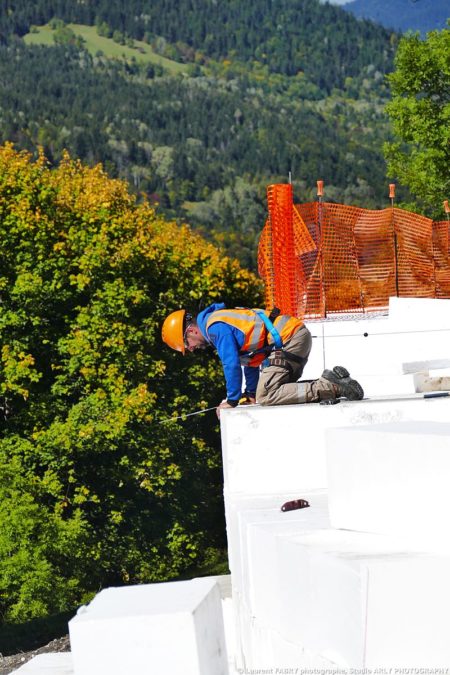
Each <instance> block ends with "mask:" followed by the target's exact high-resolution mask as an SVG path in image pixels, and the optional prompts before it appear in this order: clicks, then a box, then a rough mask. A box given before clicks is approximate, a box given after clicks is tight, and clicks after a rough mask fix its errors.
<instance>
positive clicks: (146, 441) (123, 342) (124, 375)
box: [0, 144, 261, 622]
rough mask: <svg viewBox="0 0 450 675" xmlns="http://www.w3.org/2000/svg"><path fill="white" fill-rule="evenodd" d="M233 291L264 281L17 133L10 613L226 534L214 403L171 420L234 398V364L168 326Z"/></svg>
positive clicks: (161, 563) (7, 242)
mask: <svg viewBox="0 0 450 675" xmlns="http://www.w3.org/2000/svg"><path fill="white" fill-rule="evenodd" d="M217 299H222V300H224V301H226V302H229V303H230V304H244V303H248V304H250V305H256V304H258V303H259V302H261V287H260V282H259V281H258V280H257V279H256V278H255V277H254V276H253V275H252V274H250V273H249V272H247V271H245V270H243V269H242V268H240V266H239V265H238V263H237V262H236V261H233V260H231V259H229V258H226V257H224V256H222V255H221V253H220V251H219V250H218V249H216V248H214V247H213V246H212V245H210V244H208V243H206V242H205V241H204V240H202V239H201V238H200V237H199V236H197V235H195V234H194V233H192V232H191V231H190V229H189V228H188V227H187V226H184V227H179V226H177V225H175V224H174V223H170V222H166V221H164V220H163V219H162V218H161V217H159V216H158V215H157V213H156V212H155V210H154V209H153V208H151V207H150V206H149V205H148V204H145V203H144V204H137V203H136V201H135V197H133V196H131V195H130V193H129V192H128V189H127V186H126V185H125V184H124V183H123V182H120V181H117V180H112V179H110V178H109V177H108V176H107V175H105V173H104V172H103V170H102V168H101V167H100V166H98V167H95V168H88V167H86V166H84V165H82V164H81V163H79V162H77V161H72V160H71V159H70V157H68V156H66V157H65V158H64V160H63V162H62V163H61V165H60V166H59V167H58V168H57V169H51V168H50V167H49V166H48V165H47V162H46V159H45V157H44V156H43V155H41V156H40V157H39V158H38V159H37V160H36V161H33V159H32V158H31V156H30V155H28V154H27V153H24V152H17V151H16V150H15V149H14V148H13V146H11V145H9V144H8V145H5V146H3V147H1V148H0V350H1V351H0V355H1V362H0V424H1V430H0V521H1V522H2V527H1V529H0V622H1V621H3V622H7V621H22V620H26V619H29V618H32V617H36V616H45V615H47V614H49V613H52V612H57V611H62V610H65V609H70V608H73V607H74V606H76V605H77V604H78V603H80V602H82V601H84V600H86V599H87V598H88V597H90V596H91V595H92V594H93V593H94V592H96V591H97V590H98V589H99V588H100V587H102V586H105V585H111V584H122V583H140V582H151V581H160V580H164V579H168V578H176V577H177V576H179V575H180V574H182V573H186V572H187V571H188V570H189V568H192V567H195V566H199V565H202V564H205V562H207V560H208V557H209V558H211V557H212V556H213V555H214V552H215V551H216V550H218V549H220V547H221V546H222V547H223V546H224V532H223V518H222V502H221V463H220V449H219V440H218V434H217V425H216V424H215V421H213V419H214V420H215V417H214V415H213V413H206V414H205V415H203V416H202V415H200V416H195V417H189V418H185V419H182V420H174V421H171V422H167V419H168V418H170V417H177V416H179V415H184V414H186V413H188V412H191V411H193V410H198V409H201V408H206V407H208V405H211V403H212V404H214V403H215V402H217V401H218V400H220V397H221V394H222V392H221V391H220V389H221V386H222V377H221V371H220V363H219V362H218V361H215V360H214V359H210V358H205V356H204V355H199V356H198V355H196V356H195V358H192V356H191V355H188V356H187V357H186V358H185V359H180V358H177V355H176V354H173V353H172V352H171V351H170V350H169V349H167V348H166V347H165V346H164V345H163V344H162V342H161V338H160V326H161V323H162V320H163V318H164V317H165V316H166V314H167V313H168V312H170V311H172V310H174V309H177V308H179V307H180V306H187V307H191V308H192V309H194V310H195V309H196V308H198V307H199V305H200V304H201V303H209V302H210V301H213V300H217ZM208 415H210V417H209V418H208Z"/></svg>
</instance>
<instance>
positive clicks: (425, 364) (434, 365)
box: [402, 358, 450, 375]
mask: <svg viewBox="0 0 450 675" xmlns="http://www.w3.org/2000/svg"><path fill="white" fill-rule="evenodd" d="M402 368H403V372H404V373H418V372H421V371H427V372H428V371H430V370H432V371H433V373H432V374H433V375H434V374H435V373H434V371H435V370H439V371H444V372H442V373H441V372H440V373H439V374H442V375H448V374H450V359H446V358H442V359H432V360H431V361H412V362H409V363H403V364H402Z"/></svg>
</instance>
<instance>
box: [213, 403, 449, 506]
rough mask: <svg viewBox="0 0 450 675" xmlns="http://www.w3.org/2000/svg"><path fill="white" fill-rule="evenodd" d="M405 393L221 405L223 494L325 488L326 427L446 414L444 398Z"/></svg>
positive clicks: (425, 418)
mask: <svg viewBox="0 0 450 675" xmlns="http://www.w3.org/2000/svg"><path fill="white" fill-rule="evenodd" d="M408 396H411V397H413V398H411V399H406V400H403V399H400V400H396V399H395V398H394V399H388V400H376V401H375V400H370V399H369V400H363V401H342V402H341V403H339V404H338V405H326V406H322V405H319V404H317V403H314V404H306V405H285V406H265V407H264V406H256V405H255V406H242V408H240V409H239V407H238V408H235V409H233V410H223V411H222V415H221V431H222V452H223V466H224V479H225V489H226V499H227V498H228V499H229V498H230V497H231V496H233V495H236V496H237V495H239V494H240V495H243V496H244V495H246V496H252V495H264V494H268V495H270V494H284V493H292V494H297V493H299V492H300V493H301V492H303V491H310V490H315V489H322V488H325V487H326V486H327V474H326V452H325V437H326V430H327V429H329V428H331V427H333V428H334V427H342V426H359V425H368V424H379V423H387V422H397V421H402V420H414V419H415V420H436V421H439V420H443V419H446V416H447V415H448V410H449V407H448V405H449V402H448V399H446V398H443V399H427V400H424V399H423V397H422V396H420V395H418V396H414V395H412V394H411V395H408Z"/></svg>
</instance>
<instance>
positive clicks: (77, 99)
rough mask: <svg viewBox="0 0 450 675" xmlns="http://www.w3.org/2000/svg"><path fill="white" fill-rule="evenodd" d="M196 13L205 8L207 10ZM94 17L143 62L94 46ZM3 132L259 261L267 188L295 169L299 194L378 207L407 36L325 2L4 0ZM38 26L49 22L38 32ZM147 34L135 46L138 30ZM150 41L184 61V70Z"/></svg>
mask: <svg viewBox="0 0 450 675" xmlns="http://www.w3.org/2000/svg"><path fill="white" fill-rule="evenodd" d="M200 10H201V11H200ZM55 17H59V18H60V19H61V20H64V21H77V22H82V23H84V24H96V26H97V32H98V33H99V34H100V35H102V36H103V37H108V39H109V40H110V42H111V43H114V44H116V46H117V45H119V44H123V46H124V49H125V47H127V49H128V50H129V49H130V48H132V49H133V50H134V58H131V59H130V58H129V56H127V57H126V58H119V59H114V60H112V59H110V58H108V57H107V55H106V54H105V53H104V52H101V51H99V50H98V49H93V48H88V47H87V46H86V42H83V38H82V37H81V35H79V34H78V33H77V31H81V30H82V26H81V27H80V26H78V28H77V26H76V25H73V24H71V26H70V27H69V26H65V25H64V24H62V26H61V25H59V26H57V25H55V24H54V45H52V46H39V44H24V43H23V41H22V39H20V38H19V37H18V36H21V35H23V36H25V35H26V34H27V33H28V32H29V31H30V30H31V31H33V32H31V34H28V37H27V40H28V39H29V38H33V42H36V41H37V42H39V38H40V34H39V32H36V31H39V29H36V28H33V26H36V25H39V26H40V25H43V24H44V23H45V22H47V21H49V20H51V19H53V21H54V19H55ZM0 31H1V33H2V35H3V45H1V46H0V84H1V89H0V140H1V141H6V140H10V141H13V142H14V143H16V145H17V146H18V147H21V148H26V149H29V150H31V151H32V152H35V153H36V151H37V147H38V145H42V146H43V147H44V150H45V152H46V154H47V156H48V157H49V159H50V160H51V162H52V163H55V164H57V163H58V162H59V160H60V158H61V155H62V151H63V149H64V148H67V149H68V150H69V151H70V152H71V154H72V155H73V156H77V157H80V158H81V159H82V160H84V161H87V162H89V163H90V164H95V163H97V162H102V163H103V164H104V166H105V168H106V169H107V171H108V172H109V173H110V175H112V176H119V177H121V178H125V179H126V180H128V181H129V182H130V184H131V185H132V186H133V187H134V189H135V190H136V192H137V193H145V194H146V195H148V196H149V197H150V199H151V200H152V201H154V202H158V204H159V205H160V206H159V208H160V209H161V210H163V211H164V212H165V213H167V214H169V215H170V216H172V217H176V218H179V219H184V220H188V221H189V222H190V223H192V224H193V225H195V226H197V227H199V228H200V229H201V231H202V232H203V233H204V234H206V235H208V236H209V237H212V238H213V239H215V240H216V241H220V242H221V243H223V244H224V245H225V247H226V249H227V250H228V251H229V252H230V253H232V254H233V255H237V256H238V257H239V258H240V259H241V261H242V262H244V263H245V264H246V265H248V266H254V265H255V252H256V244H257V238H258V236H259V233H260V231H261V226H262V223H263V220H264V214H265V203H264V202H265V186H266V185H267V184H269V183H271V182H274V181H285V180H287V178H288V175H289V172H291V173H292V178H293V181H294V186H295V188H296V196H297V199H302V200H304V199H310V198H312V197H313V196H314V186H315V182H316V180H317V179H319V178H320V179H323V180H324V181H325V183H326V185H327V198H328V199H339V200H344V201H346V202H353V203H360V204H363V205H365V206H369V207H370V206H372V207H375V206H380V205H384V203H385V200H386V197H385V193H386V186H385V183H386V181H385V163H384V160H383V158H382V154H381V147H382V144H383V141H384V140H386V139H387V138H388V135H389V126H388V123H387V120H386V118H385V116H384V114H383V107H384V102H385V100H386V96H387V87H386V83H385V73H386V72H388V71H390V70H391V68H392V57H393V53H394V49H395V45H396V42H397V36H396V35H395V34H390V33H388V32H387V31H385V30H384V29H382V28H378V27H375V26H373V25H372V24H371V23H370V22H361V21H358V20H356V19H355V18H354V17H353V16H351V15H350V14H348V13H346V12H345V11H344V10H342V9H340V8H338V7H331V6H328V5H321V4H320V3H319V2H318V0H308V1H306V0H305V1H303V2H298V1H296V2H294V0H280V2H277V3H274V2H272V1H271V0H264V1H263V2H258V3H244V2H231V1H228V2H222V3H215V2H212V0H211V1H210V2H209V1H206V2H202V3H198V4H197V3H195V2H192V1H189V0H179V1H177V2H172V1H165V2H162V0H161V1H159V0H158V1H156V2H152V3H149V2H144V1H143V0H142V1H138V0H133V2H129V3H126V4H125V3H123V2H118V1H115V2H114V1H112V2H108V3H106V2H102V1H99V0H97V1H94V0H91V1H90V2H84V3H75V2H73V1H70V2H69V1H64V0H59V1H58V2H56V1H55V2H52V1H51V0H50V1H48V0H46V1H45V2H40V1H39V0H38V1H37V2H35V3H29V2H25V1H24V0H22V1H21V0H18V1H16V2H14V3H12V2H6V3H4V4H2V7H1V8H0ZM42 34H43V33H42ZM140 39H142V40H145V42H138V40H140ZM143 45H145V46H147V45H150V46H151V47H152V48H153V50H154V53H155V54H160V55H162V56H164V57H166V58H170V59H172V63H175V62H176V61H177V62H184V63H185V64H186V66H187V71H186V72H185V73H180V74H178V75H174V73H173V72H172V71H170V69H163V68H161V67H160V66H154V65H152V64H149V63H148V62H145V61H144V58H143Z"/></svg>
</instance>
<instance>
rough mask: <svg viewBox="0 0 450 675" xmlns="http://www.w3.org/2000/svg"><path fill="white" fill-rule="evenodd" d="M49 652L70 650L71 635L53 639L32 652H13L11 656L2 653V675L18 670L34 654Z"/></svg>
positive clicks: (0, 672) (0, 656)
mask: <svg viewBox="0 0 450 675" xmlns="http://www.w3.org/2000/svg"><path fill="white" fill-rule="evenodd" d="M49 652H70V642H69V636H68V635H65V636H64V637H61V638H57V639H56V640H52V641H51V642H49V643H48V645H45V646H44V647H40V648H39V649H33V650H32V651H31V652H20V653H19V654H12V655H11V656H2V654H0V675H8V673H12V672H13V671H14V670H17V668H20V666H23V664H24V663H26V662H27V661H29V660H30V659H32V658H33V657H34V656H37V655H38V654H46V653H49Z"/></svg>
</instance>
